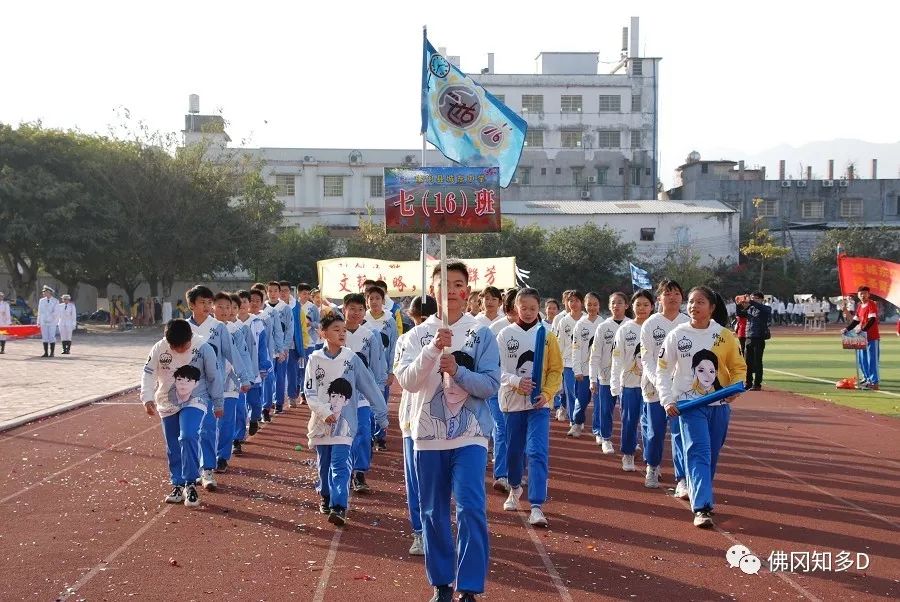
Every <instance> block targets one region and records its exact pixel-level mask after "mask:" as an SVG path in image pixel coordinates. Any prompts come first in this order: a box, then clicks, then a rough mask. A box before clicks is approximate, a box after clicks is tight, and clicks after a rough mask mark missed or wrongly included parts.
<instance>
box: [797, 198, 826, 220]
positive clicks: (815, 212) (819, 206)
mask: <svg viewBox="0 0 900 602" xmlns="http://www.w3.org/2000/svg"><path fill="white" fill-rule="evenodd" d="M800 217H802V218H803V219H822V218H823V217H825V201H803V202H801V203H800Z"/></svg>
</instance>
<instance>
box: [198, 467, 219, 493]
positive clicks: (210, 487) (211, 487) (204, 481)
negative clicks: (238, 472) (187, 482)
mask: <svg viewBox="0 0 900 602" xmlns="http://www.w3.org/2000/svg"><path fill="white" fill-rule="evenodd" d="M200 485H201V486H202V487H203V488H204V489H206V490H207V491H215V490H216V487H218V484H217V483H216V477H215V476H214V475H213V471H211V470H202V471H200Z"/></svg>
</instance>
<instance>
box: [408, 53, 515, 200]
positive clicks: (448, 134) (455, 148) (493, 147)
mask: <svg viewBox="0 0 900 602" xmlns="http://www.w3.org/2000/svg"><path fill="white" fill-rule="evenodd" d="M527 129H528V124H527V123H525V120H524V119H522V118H521V117H520V116H518V115H516V113H515V112H513V110H512V109H510V108H509V107H507V106H506V105H505V104H503V103H502V102H500V101H499V100H497V98H496V97H495V96H493V95H492V94H490V93H489V92H488V91H487V90H485V89H484V88H482V87H481V86H479V85H478V84H476V83H475V82H474V81H473V80H472V78H470V77H469V76H468V75H466V74H465V73H463V72H462V71H460V70H459V69H458V68H457V67H456V66H455V65H453V64H451V63H450V61H448V60H447V59H446V58H444V57H443V56H441V55H440V54H439V53H438V52H437V50H435V49H434V46H432V45H431V43H430V42H429V41H428V38H427V37H426V38H425V39H424V48H423V51H422V133H423V134H425V135H426V138H427V140H428V141H429V142H430V143H432V144H433V145H434V146H435V147H437V149H438V150H439V151H441V152H442V153H443V154H444V156H445V157H447V158H448V159H450V160H451V161H455V162H457V163H459V164H460V165H464V166H466V167H493V166H498V167H499V168H500V186H501V187H503V188H506V187H507V186H509V183H510V181H511V180H512V179H513V176H514V175H515V173H516V166H517V165H518V164H519V157H520V156H521V155H522V147H523V146H524V145H525V130H527Z"/></svg>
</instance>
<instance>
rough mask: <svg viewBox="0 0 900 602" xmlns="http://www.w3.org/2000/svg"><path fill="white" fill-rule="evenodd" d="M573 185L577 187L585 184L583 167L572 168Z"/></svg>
mask: <svg viewBox="0 0 900 602" xmlns="http://www.w3.org/2000/svg"><path fill="white" fill-rule="evenodd" d="M572 183H573V184H574V185H575V186H581V185H583V184H584V168H583V167H573V168H572Z"/></svg>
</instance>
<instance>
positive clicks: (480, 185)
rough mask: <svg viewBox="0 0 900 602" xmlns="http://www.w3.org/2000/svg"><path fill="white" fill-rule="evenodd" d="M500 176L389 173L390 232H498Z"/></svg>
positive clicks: (479, 171) (459, 170)
mask: <svg viewBox="0 0 900 602" xmlns="http://www.w3.org/2000/svg"><path fill="white" fill-rule="evenodd" d="M499 175H500V171H499V169H498V168H497V167H417V168H399V167H398V168H395V167H388V168H385V170H384V224H385V230H386V231H387V232H393V233H407V234H456V233H465V232H499V231H500V179H499Z"/></svg>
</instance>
